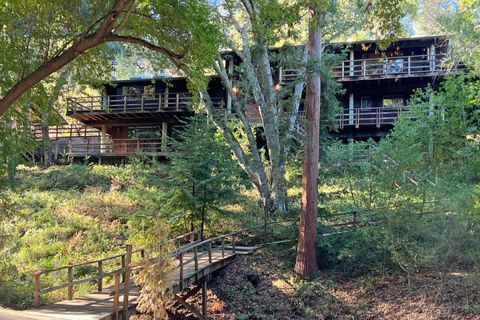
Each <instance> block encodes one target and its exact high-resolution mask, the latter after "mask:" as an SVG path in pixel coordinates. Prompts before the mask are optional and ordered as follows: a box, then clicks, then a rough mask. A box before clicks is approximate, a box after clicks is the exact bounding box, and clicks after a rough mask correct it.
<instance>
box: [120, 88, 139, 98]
mask: <svg viewBox="0 0 480 320" xmlns="http://www.w3.org/2000/svg"><path fill="white" fill-rule="evenodd" d="M122 95H124V96H139V95H140V88H139V87H130V86H128V87H123V88H122Z"/></svg>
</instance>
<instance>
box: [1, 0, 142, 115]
mask: <svg viewBox="0 0 480 320" xmlns="http://www.w3.org/2000/svg"><path fill="white" fill-rule="evenodd" d="M132 1H134V0H118V1H117V2H115V4H114V6H113V7H112V10H111V11H110V13H109V14H107V15H106V16H105V19H104V20H103V21H102V23H101V24H100V27H99V29H98V30H97V31H96V32H95V33H93V34H90V35H87V36H85V37H83V38H81V39H80V40H78V41H76V42H75V43H73V44H72V46H70V47H69V48H68V49H66V50H65V51H64V52H63V53H61V54H59V55H58V56H55V57H53V58H52V59H50V60H49V61H47V62H45V63H44V64H42V65H41V66H39V67H38V68H37V69H35V70H34V71H33V72H31V73H30V74H28V75H27V76H25V77H23V78H22V79H21V80H19V81H18V82H17V83H16V84H15V85H14V86H13V87H12V88H11V89H10V90H8V91H7V93H6V94H5V95H4V96H3V98H2V99H1V100H0V115H2V114H3V113H5V111H7V109H8V108H9V107H10V106H11V105H12V104H13V103H15V101H17V99H18V98H20V97H21V96H22V95H23V94H24V93H25V92H26V91H27V90H29V89H30V88H32V87H33V86H35V85H36V84H38V83H39V82H40V81H42V80H43V79H45V78H46V77H48V76H49V75H51V74H52V73H54V72H56V71H58V70H60V69H61V68H63V67H64V66H66V65H67V64H69V63H70V62H72V61H73V60H75V59H76V58H77V57H78V56H79V55H81V54H82V53H84V52H86V51H87V50H89V49H92V48H94V47H96V46H98V45H100V44H102V43H104V42H106V36H108V35H109V34H110V33H111V30H112V27H113V24H114V22H115V20H116V19H117V18H118V15H119V13H120V12H122V11H123V9H124V8H125V6H127V5H128V4H129V3H131V2H132Z"/></svg>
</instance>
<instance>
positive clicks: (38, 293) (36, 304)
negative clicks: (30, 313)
mask: <svg viewBox="0 0 480 320" xmlns="http://www.w3.org/2000/svg"><path fill="white" fill-rule="evenodd" d="M40 275H41V273H40V272H35V273H34V274H33V282H34V286H35V288H34V291H33V301H34V302H33V306H34V307H40V299H41V288H40Z"/></svg>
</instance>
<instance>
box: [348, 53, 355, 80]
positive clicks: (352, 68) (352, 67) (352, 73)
mask: <svg viewBox="0 0 480 320" xmlns="http://www.w3.org/2000/svg"><path fill="white" fill-rule="evenodd" d="M349 69H350V72H349V74H350V77H353V76H355V56H354V52H353V50H350V68H349Z"/></svg>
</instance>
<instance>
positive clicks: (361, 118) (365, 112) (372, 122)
mask: <svg viewBox="0 0 480 320" xmlns="http://www.w3.org/2000/svg"><path fill="white" fill-rule="evenodd" d="M406 111H407V108H406V107H376V108H367V109H360V108H355V109H351V110H348V109H342V111H341V113H340V114H338V115H337V118H336V121H337V125H338V129H340V130H341V129H345V128H346V127H354V128H357V129H358V128H360V127H377V128H380V127H382V126H385V125H393V124H394V123H395V121H396V120H397V119H398V117H399V115H400V113H403V112H406ZM298 115H299V119H300V121H298V122H297V123H296V126H295V128H296V129H297V131H299V132H300V133H303V121H305V111H299V112H298Z"/></svg>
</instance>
